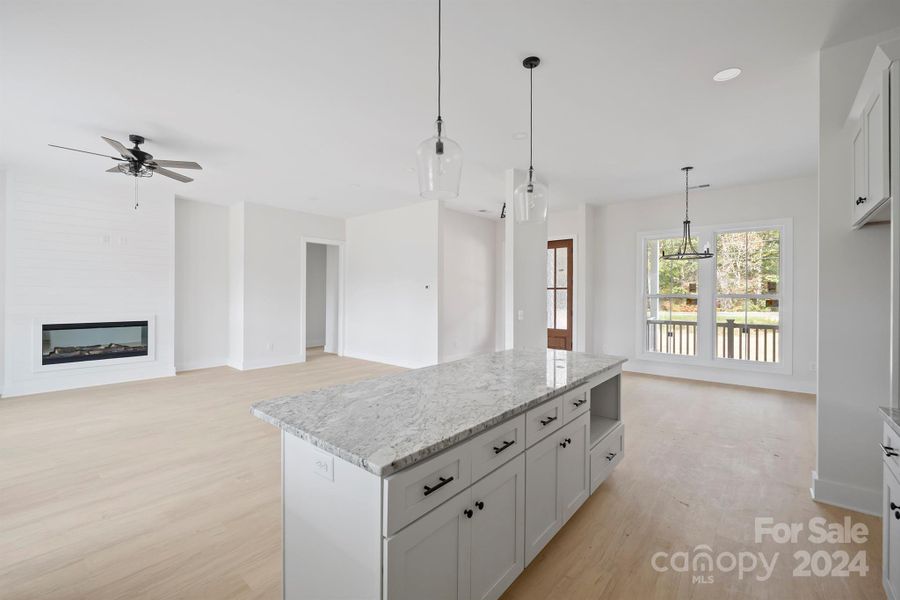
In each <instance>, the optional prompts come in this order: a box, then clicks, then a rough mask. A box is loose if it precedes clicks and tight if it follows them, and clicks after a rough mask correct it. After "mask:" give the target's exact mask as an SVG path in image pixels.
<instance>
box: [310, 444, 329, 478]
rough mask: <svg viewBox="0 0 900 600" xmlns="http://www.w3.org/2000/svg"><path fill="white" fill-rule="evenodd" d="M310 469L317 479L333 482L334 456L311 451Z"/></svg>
mask: <svg viewBox="0 0 900 600" xmlns="http://www.w3.org/2000/svg"><path fill="white" fill-rule="evenodd" d="M312 468H313V472H315V474H316V475H318V476H319V477H323V478H325V479H327V480H328V481H334V456H332V455H331V454H326V453H325V452H317V451H313V453H312Z"/></svg>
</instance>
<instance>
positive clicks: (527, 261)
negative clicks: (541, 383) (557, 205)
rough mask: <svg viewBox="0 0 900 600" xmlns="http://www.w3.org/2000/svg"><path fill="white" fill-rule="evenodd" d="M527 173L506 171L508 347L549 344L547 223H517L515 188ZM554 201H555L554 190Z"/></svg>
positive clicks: (506, 328)
mask: <svg viewBox="0 0 900 600" xmlns="http://www.w3.org/2000/svg"><path fill="white" fill-rule="evenodd" d="M526 177H527V173H526V172H524V171H521V170H518V169H509V170H507V172H506V183H505V186H506V188H505V189H506V208H507V215H508V216H507V218H506V219H504V227H505V230H504V263H503V269H504V283H503V286H504V296H505V297H504V305H503V311H504V332H505V337H506V340H505V347H506V348H546V347H547V223H516V220H515V202H514V197H513V196H514V194H513V191H514V190H515V189H516V187H517V186H518V185H520V184H521V183H523V182H524V181H525V178H526ZM550 202H551V203H552V202H553V198H552V193H551V199H550Z"/></svg>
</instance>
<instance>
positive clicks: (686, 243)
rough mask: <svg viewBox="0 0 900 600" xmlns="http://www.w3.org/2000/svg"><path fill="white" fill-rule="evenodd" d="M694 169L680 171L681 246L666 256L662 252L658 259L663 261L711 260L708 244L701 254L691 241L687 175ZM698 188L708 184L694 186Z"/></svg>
mask: <svg viewBox="0 0 900 600" xmlns="http://www.w3.org/2000/svg"><path fill="white" fill-rule="evenodd" d="M693 168H694V167H682V168H681V170H682V171H684V223H683V226H684V229H683V233H682V238H681V244H680V245H679V246H678V252H675V253H674V254H666V251H665V250H663V251H662V255H661V257H660V258H663V259H665V260H694V259H699V258H712V256H713V255H712V252H710V251H709V244H708V243H707V244H706V246H705V247H704V248H703V252H697V248H696V247H695V246H694V242H693V240H692V239H691V219H690V217H689V216H688V191H689V190H691V189H692V188H691V186H690V184H689V183H688V173H690V172H691V169H693ZM696 187H698V188H705V187H709V184H708V183H705V184H703V185H698V186H696Z"/></svg>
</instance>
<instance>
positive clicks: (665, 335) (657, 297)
mask: <svg viewBox="0 0 900 600" xmlns="http://www.w3.org/2000/svg"><path fill="white" fill-rule="evenodd" d="M790 232H791V223H790V221H789V220H778V221H773V222H769V223H753V224H745V225H735V226H727V227H724V226H723V227H708V228H697V229H696V230H695V231H694V233H695V237H694V240H693V241H694V243H695V245H696V246H697V247H702V246H704V245H705V244H707V243H708V244H710V246H712V247H714V248H715V256H714V258H712V259H705V260H688V261H677V260H675V261H672V260H663V259H661V258H660V256H661V253H662V251H663V250H665V252H666V253H667V254H668V253H669V252H670V251H671V252H674V251H675V250H677V247H678V245H679V243H680V238H679V237H678V236H677V234H678V233H679V232H677V231H672V232H665V233H662V234H646V235H642V236H641V237H640V244H641V246H640V248H641V261H640V270H641V274H640V278H641V279H640V281H641V282H642V285H641V286H640V287H641V290H640V292H641V295H640V299H639V302H640V305H639V306H640V308H639V310H640V316H641V318H640V330H639V333H638V336H639V342H640V347H641V349H642V351H643V355H644V357H645V358H655V359H657V360H675V361H681V362H689V363H694V364H698V365H705V366H716V365H718V366H731V367H740V368H757V369H772V370H781V371H787V370H790V366H791V365H790V352H789V349H790V328H789V320H788V317H789V314H790V313H789V308H790V306H789V304H790V294H789V292H790V288H789V285H786V283H789V281H788V277H789V273H790Z"/></svg>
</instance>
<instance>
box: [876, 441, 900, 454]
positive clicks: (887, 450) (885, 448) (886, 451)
mask: <svg viewBox="0 0 900 600" xmlns="http://www.w3.org/2000/svg"><path fill="white" fill-rule="evenodd" d="M878 445H879V446H881V451H882V452H884V455H885V456H900V455H898V454H897V451H896V450H894V449H893V448H891V447H890V446H885V445H884V444H878Z"/></svg>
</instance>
